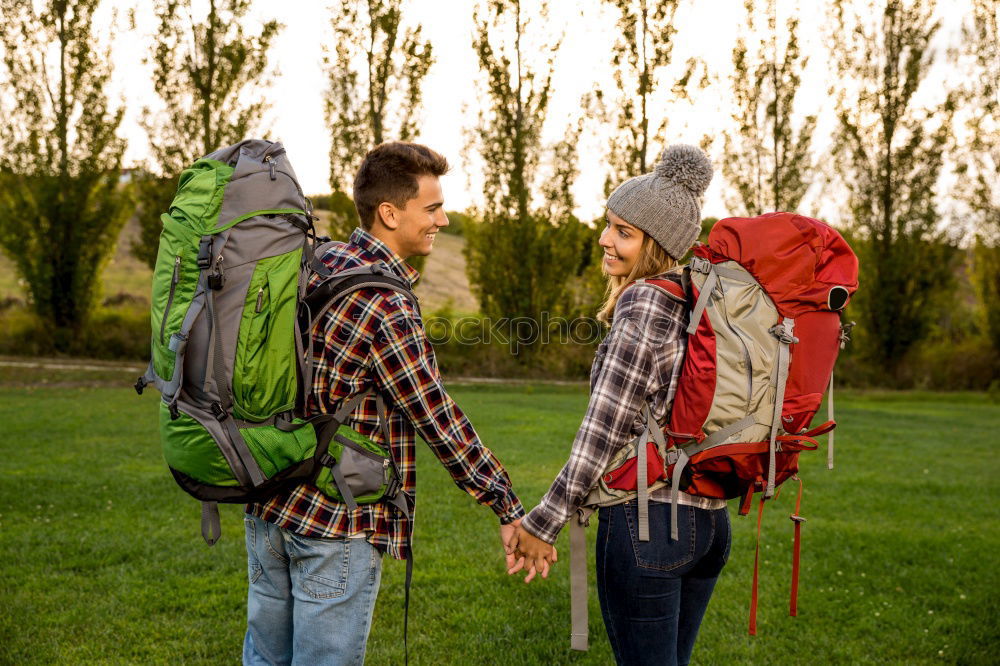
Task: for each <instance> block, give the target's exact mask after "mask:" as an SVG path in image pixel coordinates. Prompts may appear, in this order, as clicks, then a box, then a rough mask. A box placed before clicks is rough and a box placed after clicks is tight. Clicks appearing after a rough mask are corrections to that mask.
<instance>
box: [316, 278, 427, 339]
mask: <svg viewBox="0 0 1000 666" xmlns="http://www.w3.org/2000/svg"><path fill="white" fill-rule="evenodd" d="M367 287H374V288H377V289H390V290H392V291H395V292H398V293H400V294H402V295H403V296H405V297H406V298H407V299H409V301H410V302H411V303H412V304H413V307H414V309H415V310H416V311H417V313H418V314H420V302H419V300H418V299H417V296H416V294H414V293H413V290H412V289H411V288H410V285H409V283H408V282H406V280H404V279H402V278H400V277H397V276H396V275H395V274H393V273H392V271H390V270H389V269H388V268H386V267H384V266H382V265H381V264H368V265H366V266H359V267H357V268H350V269H347V270H344V271H338V272H336V273H333V274H332V275H330V277H328V278H326V279H325V280H324V281H323V282H321V283H320V284H319V285H317V286H316V288H315V289H313V290H312V291H310V292H309V293H308V294H306V296H305V298H304V299H303V303H304V304H305V306H306V307H307V308H308V312H309V313H310V318H309V319H310V320H309V323H308V326H306V327H305V329H304V330H303V333H305V332H306V331H308V330H311V329H312V327H313V326H315V325H316V322H317V321H319V319H320V317H322V316H323V314H325V313H326V311H327V310H329V309H330V307H332V306H333V305H334V304H335V303H337V302H338V301H339V300H340V299H341V298H343V297H344V296H346V295H347V294H350V293H352V292H355V291H359V290H361V289H365V288H367Z"/></svg>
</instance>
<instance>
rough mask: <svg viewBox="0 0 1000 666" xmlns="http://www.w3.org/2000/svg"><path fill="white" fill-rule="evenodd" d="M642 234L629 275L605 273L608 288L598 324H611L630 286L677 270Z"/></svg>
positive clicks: (668, 257)
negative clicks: (619, 302) (624, 293)
mask: <svg viewBox="0 0 1000 666" xmlns="http://www.w3.org/2000/svg"><path fill="white" fill-rule="evenodd" d="M643 233H644V235H645V238H643V239H642V247H640V248H639V256H638V257H637V258H636V260H635V265H634V266H632V270H631V271H630V272H629V274H628V275H627V276H626V277H619V276H615V275H608V274H607V272H605V275H606V276H607V278H608V288H607V291H606V292H605V297H604V304H603V305H602V306H601V309H600V310H598V311H597V320H598V321H600V322H603V323H605V324H610V323H611V317H612V315H613V314H614V311H615V305H617V304H618V299H619V298H621V295H622V293H623V292H624V291H625V289H626V287H628V286H629V285H630V284H632V283H633V282H635V281H636V280H639V279H641V278H648V277H653V276H654V275H660V274H661V273H666V272H667V271H669V270H672V269H674V268H677V260H676V259H674V258H673V257H671V256H670V255H669V254H667V251H666V250H664V249H663V248H662V247H661V246H660V244H659V243H657V242H656V241H655V240H653V237H652V236H650V235H649V234H646V233H645V232H643Z"/></svg>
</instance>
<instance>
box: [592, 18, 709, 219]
mask: <svg viewBox="0 0 1000 666" xmlns="http://www.w3.org/2000/svg"><path fill="white" fill-rule="evenodd" d="M605 3H606V4H609V5H612V6H613V7H614V8H615V10H617V11H616V32H617V34H618V38H617V39H616V40H615V43H614V44H613V45H612V47H611V63H612V65H613V66H614V80H615V90H614V92H613V93H612V94H610V95H609V94H606V93H605V92H604V91H602V90H600V89H597V90H595V91H594V101H595V102H596V103H597V104H596V106H597V107H598V116H599V118H600V120H601V122H602V124H603V125H605V126H607V127H608V128H610V129H611V134H610V137H609V140H608V151H607V157H606V160H607V162H608V166H609V173H608V176H607V180H606V182H605V186H604V189H605V194H610V193H611V192H612V191H613V190H614V188H615V187H617V186H618V185H620V184H621V183H622V182H624V181H625V180H627V179H629V178H631V177H633V176H638V175H639V174H643V173H646V172H648V171H651V170H652V162H653V159H652V157H654V156H655V153H656V151H657V150H659V149H660V148H661V147H662V144H663V142H664V140H663V137H664V133H665V130H666V126H667V119H666V118H664V119H663V122H662V123H661V124H660V126H659V127H658V128H656V129H650V126H649V125H650V122H651V115H652V113H651V112H652V110H653V109H652V107H653V102H654V98H653V94H654V93H655V91H656V88H657V85H658V84H659V83H660V79H661V78H662V76H663V71H664V70H665V69H666V67H667V66H668V65H669V64H670V59H671V56H672V50H673V46H674V43H673V38H674V34H675V33H676V32H677V30H676V28H675V27H674V15H675V14H676V12H677V6H678V4H680V3H679V1H678V0H653V1H652V2H647V1H646V0H605ZM686 76H688V77H689V76H690V73H689V74H688V75H686ZM686 85H687V80H686V79H685V81H684V82H682V83H681V84H680V87H681V89H683V88H685V87H686ZM675 92H678V91H675ZM651 148H652V150H653V155H650V149H651ZM601 226H602V227H603V224H602V225H601Z"/></svg>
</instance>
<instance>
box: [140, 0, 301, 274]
mask: <svg viewBox="0 0 1000 666" xmlns="http://www.w3.org/2000/svg"><path fill="white" fill-rule="evenodd" d="M196 4H198V3H196V2H195V1H194V0H157V2H156V4H155V11H156V17H157V20H158V26H157V29H156V32H155V33H154V35H153V49H152V57H151V59H150V62H151V64H152V65H153V85H154V89H155V90H156V94H157V95H158V96H159V97H160V99H161V101H162V107H163V108H162V109H156V110H154V109H153V108H150V107H146V108H144V109H143V114H142V120H141V123H142V126H143V128H144V129H145V130H146V133H147V135H148V137H149V145H150V150H151V153H152V156H153V161H154V167H153V172H152V173H147V174H143V176H142V177H140V178H139V179H138V180H137V188H138V193H139V222H140V239H139V241H138V242H137V243H136V244H135V245H134V246H133V248H132V251H133V254H134V255H135V256H136V257H137V258H139V259H141V260H143V261H145V262H146V263H148V264H149V265H150V266H153V265H154V264H155V263H156V248H157V244H158V242H159V237H160V229H161V223H160V214H161V213H163V212H164V211H166V210H167V207H168V206H169V205H170V201H171V200H172V199H173V196H174V192H175V190H176V188H177V176H178V175H179V174H180V172H181V171H182V170H184V168H186V167H187V166H188V165H190V164H191V163H192V162H194V161H195V160H196V159H198V158H199V157H201V156H202V155H207V154H208V153H211V152H213V151H215V150H217V149H218V148H221V147H223V146H227V145H230V144H233V143H236V142H238V141H241V140H243V139H245V138H247V137H248V135H250V134H251V133H253V132H254V131H255V130H256V129H257V128H258V127H259V125H260V121H261V117H262V116H263V113H264V111H265V110H266V108H267V103H266V101H265V98H264V97H263V96H262V95H257V96H254V97H251V96H250V95H248V94H247V93H248V92H249V91H251V90H252V89H253V88H254V87H255V86H256V85H259V84H260V83H261V82H262V81H264V80H266V76H267V73H268V49H269V48H270V46H271V44H272V43H273V41H274V38H275V36H276V35H277V34H278V31H279V30H280V28H281V26H280V24H278V22H277V21H268V22H267V23H265V24H264V25H263V26H261V29H260V32H256V31H255V32H254V33H253V34H251V33H250V32H248V31H247V30H246V28H244V26H243V23H244V22H245V21H246V18H247V14H248V12H249V11H250V5H251V0H208V14H207V15H206V16H205V18H204V20H198V19H196V18H195V15H194V8H195V7H194V5H196Z"/></svg>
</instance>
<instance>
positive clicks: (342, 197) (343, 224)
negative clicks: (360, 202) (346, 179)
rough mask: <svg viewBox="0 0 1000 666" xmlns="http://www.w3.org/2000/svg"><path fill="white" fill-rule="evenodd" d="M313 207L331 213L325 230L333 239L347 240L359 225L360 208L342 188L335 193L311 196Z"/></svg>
mask: <svg viewBox="0 0 1000 666" xmlns="http://www.w3.org/2000/svg"><path fill="white" fill-rule="evenodd" d="M310 199H311V201H312V204H313V209H315V210H318V211H319V210H322V211H326V212H327V213H329V217H328V218H327V219H326V224H327V226H326V229H324V232H325V233H326V235H328V236H329V237H330V238H332V239H333V240H339V241H346V240H347V239H348V238H350V237H351V232H353V231H354V229H355V228H356V227H357V226H358V210H357V209H356V208H355V207H354V201H353V200H352V199H351V197H349V196H347V195H346V194H344V193H343V192H342V191H340V190H336V191H335V192H334V193H333V194H323V195H320V196H315V197H310Z"/></svg>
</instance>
